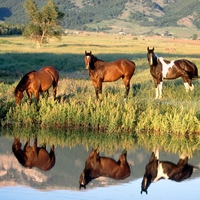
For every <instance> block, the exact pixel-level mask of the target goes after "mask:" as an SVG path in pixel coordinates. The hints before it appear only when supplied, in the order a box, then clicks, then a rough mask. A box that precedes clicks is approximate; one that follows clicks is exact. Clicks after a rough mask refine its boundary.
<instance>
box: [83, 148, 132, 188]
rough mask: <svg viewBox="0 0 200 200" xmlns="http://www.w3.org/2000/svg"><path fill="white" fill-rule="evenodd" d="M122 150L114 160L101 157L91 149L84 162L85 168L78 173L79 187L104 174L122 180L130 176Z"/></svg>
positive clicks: (124, 153)
mask: <svg viewBox="0 0 200 200" xmlns="http://www.w3.org/2000/svg"><path fill="white" fill-rule="evenodd" d="M126 154H127V152H126V151H125V150H124V151H123V152H122V154H121V155H120V157H119V160H118V161H117V162H116V161H115V160H114V159H112V158H108V157H101V156H99V153H98V152H97V150H94V149H93V150H92V151H91V153H90V155H89V157H88V158H87V160H86V162H85V169H84V170H83V172H82V173H81V175H80V179H79V188H80V189H81V187H84V188H85V189H86V185H87V184H88V183H89V182H90V181H91V180H92V179H95V178H98V177H100V176H105V177H109V178H113V179H116V180H123V179H125V178H127V177H128V176H130V167H129V164H128V162H127V159H126Z"/></svg>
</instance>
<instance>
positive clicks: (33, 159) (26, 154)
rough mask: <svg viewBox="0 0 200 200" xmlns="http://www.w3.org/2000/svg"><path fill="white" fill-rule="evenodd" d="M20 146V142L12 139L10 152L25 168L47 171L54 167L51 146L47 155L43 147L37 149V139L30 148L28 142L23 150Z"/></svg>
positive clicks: (54, 159)
mask: <svg viewBox="0 0 200 200" xmlns="http://www.w3.org/2000/svg"><path fill="white" fill-rule="evenodd" d="M21 146H22V144H21V143H20V140H19V139H18V138H14V142H13V144H12V152H13V153H14V155H15V157H16V158H17V160H18V162H19V163H20V164H21V165H22V166H24V167H27V168H32V167H37V168H38V169H40V170H43V171H47V170H50V169H51V168H52V167H53V166H54V165H55V161H56V157H55V152H54V145H52V147H51V151H50V152H49V153H48V152H47V150H46V148H45V147H37V138H35V140H34V144H33V146H32V147H31V146H30V140H28V141H27V142H26V144H25V145H24V149H23V150H22V148H21Z"/></svg>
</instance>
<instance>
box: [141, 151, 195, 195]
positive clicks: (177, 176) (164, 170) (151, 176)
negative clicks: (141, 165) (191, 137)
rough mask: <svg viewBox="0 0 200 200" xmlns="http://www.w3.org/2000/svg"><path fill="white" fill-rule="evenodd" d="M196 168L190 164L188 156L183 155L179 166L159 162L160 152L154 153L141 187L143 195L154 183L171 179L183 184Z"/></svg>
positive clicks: (167, 162)
mask: <svg viewBox="0 0 200 200" xmlns="http://www.w3.org/2000/svg"><path fill="white" fill-rule="evenodd" d="M193 168H194V166H192V165H190V164H188V156H186V155H181V156H180V158H179V161H178V163H177V164H174V163H173V162H169V161H160V160H159V151H158V150H156V151H153V152H152V154H151V157H150V159H149V162H148V164H147V165H146V169H145V174H144V177H143V180H142V185H141V194H142V192H146V194H147V189H148V187H149V186H150V184H151V183H152V182H157V181H159V180H160V179H170V180H173V181H177V182H181V181H183V180H185V179H187V178H190V176H191V175H192V173H193Z"/></svg>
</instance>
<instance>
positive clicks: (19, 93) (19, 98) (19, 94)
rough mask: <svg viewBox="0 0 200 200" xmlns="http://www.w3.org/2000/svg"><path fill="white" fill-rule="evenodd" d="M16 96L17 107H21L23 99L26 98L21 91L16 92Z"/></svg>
mask: <svg viewBox="0 0 200 200" xmlns="http://www.w3.org/2000/svg"><path fill="white" fill-rule="evenodd" d="M14 96H15V103H16V105H19V104H20V102H21V100H22V98H23V97H24V94H23V92H21V91H19V90H15V92H14Z"/></svg>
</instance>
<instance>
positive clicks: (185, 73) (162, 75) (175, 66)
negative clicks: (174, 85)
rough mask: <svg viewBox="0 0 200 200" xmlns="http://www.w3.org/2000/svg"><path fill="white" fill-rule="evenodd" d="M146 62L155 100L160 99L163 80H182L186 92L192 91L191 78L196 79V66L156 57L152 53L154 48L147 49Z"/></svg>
mask: <svg viewBox="0 0 200 200" xmlns="http://www.w3.org/2000/svg"><path fill="white" fill-rule="evenodd" d="M147 51H148V52H147V60H148V62H149V66H150V73H151V75H152V77H153V81H154V84H155V88H156V99H161V98H162V83H163V79H168V80H170V79H176V78H179V77H181V78H182V79H183V83H184V86H185V88H186V92H188V91H189V90H191V91H192V90H193V89H194V85H193V84H192V79H193V78H198V68H197V66H196V65H195V64H194V63H192V62H191V61H189V60H186V59H180V60H173V61H168V60H165V59H164V58H162V57H158V56H157V55H156V54H155V53H154V48H152V49H149V47H148V48H147Z"/></svg>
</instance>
